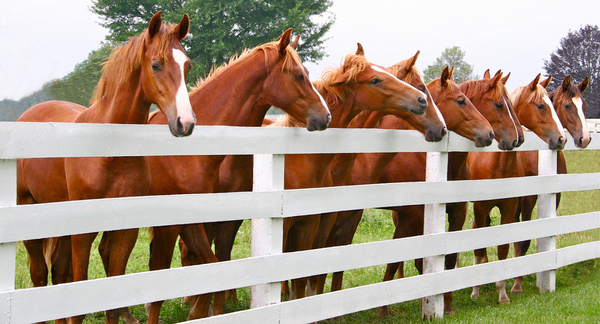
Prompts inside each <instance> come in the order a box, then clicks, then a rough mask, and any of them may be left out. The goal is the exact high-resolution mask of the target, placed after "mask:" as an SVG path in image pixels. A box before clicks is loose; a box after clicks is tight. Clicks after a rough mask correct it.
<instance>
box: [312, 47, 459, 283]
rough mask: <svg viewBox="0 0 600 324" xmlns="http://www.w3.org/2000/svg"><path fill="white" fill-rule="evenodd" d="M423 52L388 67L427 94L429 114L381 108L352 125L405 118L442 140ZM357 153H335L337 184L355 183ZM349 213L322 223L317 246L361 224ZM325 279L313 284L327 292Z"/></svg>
mask: <svg viewBox="0 0 600 324" xmlns="http://www.w3.org/2000/svg"><path fill="white" fill-rule="evenodd" d="M359 53H363V54H364V50H363V49H362V47H359V50H358V51H357V54H359ZM419 53H420V52H419V51H417V53H416V54H415V55H414V56H413V57H411V58H408V59H406V60H403V61H400V62H398V63H396V64H394V65H392V66H390V67H388V68H387V70H388V72H390V73H391V74H392V75H394V76H396V77H397V78H398V79H400V80H402V81H404V82H406V83H408V84H410V85H412V86H414V87H415V88H417V89H419V90H421V91H422V92H423V93H425V94H426V95H427V103H428V106H427V109H426V110H425V113H424V114H422V115H415V114H408V113H403V112H402V111H401V112H400V114H394V115H390V114H388V115H386V114H383V113H381V112H377V111H369V110H365V111H363V112H361V113H360V114H359V115H358V116H356V117H355V118H354V119H353V120H352V122H351V123H350V125H349V128H377V127H379V128H393V125H395V123H398V122H400V121H405V123H408V124H410V125H411V126H412V127H414V128H415V129H417V130H418V131H420V132H421V133H423V134H424V135H425V140H426V141H428V142H439V141H440V140H442V138H443V136H444V135H445V134H446V133H447V128H446V124H445V122H444V119H443V117H442V115H441V113H440V111H439V109H438V107H437V106H436V104H435V102H434V101H433V99H432V95H431V93H429V90H428V89H427V87H426V86H425V82H424V81H423V77H422V75H421V73H420V71H419V70H418V69H417V68H416V66H415V64H416V61H417V58H418V57H419ZM399 116H401V117H399ZM394 155H395V153H382V154H381V156H384V157H389V158H390V159H391V158H392V157H393V156H394ZM357 156H359V154H358V153H343V154H336V155H335V157H334V159H333V161H332V163H331V167H330V171H331V176H332V179H333V185H334V186H347V185H351V184H352V167H353V165H354V163H355V160H356V158H357ZM349 213H352V211H342V212H337V213H336V215H335V222H334V225H333V228H332V229H330V230H328V231H327V230H326V229H323V228H322V227H323V226H321V227H320V228H319V232H318V234H317V238H316V239H315V244H314V245H313V247H314V248H319V247H324V246H333V245H340V243H334V242H336V240H339V238H338V237H339V236H340V234H341V232H340V228H342V227H348V226H350V227H352V225H350V224H354V223H356V224H357V225H358V222H359V221H360V218H358V219H356V222H352V220H351V219H349V217H350V215H349ZM350 241H351V239H350ZM348 244H349V243H348ZM341 275H342V272H339V273H335V274H334V279H333V284H332V286H333V287H334V288H332V290H339V289H341ZM325 279H326V275H319V276H315V277H311V279H310V283H311V285H312V286H313V287H314V286H315V285H316V289H317V293H322V292H323V289H324V286H325ZM338 282H339V283H340V286H339V288H338V289H336V288H335V287H336V283H338Z"/></svg>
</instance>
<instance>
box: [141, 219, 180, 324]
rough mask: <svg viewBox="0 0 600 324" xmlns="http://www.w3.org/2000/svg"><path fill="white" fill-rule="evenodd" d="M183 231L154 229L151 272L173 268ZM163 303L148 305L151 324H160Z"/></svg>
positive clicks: (177, 227)
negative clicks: (175, 253) (178, 240)
mask: <svg viewBox="0 0 600 324" xmlns="http://www.w3.org/2000/svg"><path fill="white" fill-rule="evenodd" d="M181 229H182V226H161V227H154V228H153V229H152V233H153V234H152V238H151V240H150V261H149V264H148V265H149V267H150V270H151V271H153V270H161V269H168V268H169V267H170V266H171V260H172V259H173V251H174V250H175V243H176V241H177V237H178V236H179V233H180V232H181ZM163 303H164V300H161V301H156V302H153V303H152V304H150V306H148V305H146V312H147V313H148V323H149V324H158V316H159V314H160V308H161V307H162V304H163Z"/></svg>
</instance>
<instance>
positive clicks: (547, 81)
mask: <svg viewBox="0 0 600 324" xmlns="http://www.w3.org/2000/svg"><path fill="white" fill-rule="evenodd" d="M550 82H552V76H551V75H549V76H548V79H546V80H544V81H540V85H541V86H542V87H544V89H547V88H548V86H549V85H550Z"/></svg>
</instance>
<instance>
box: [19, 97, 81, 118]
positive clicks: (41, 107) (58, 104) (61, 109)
mask: <svg viewBox="0 0 600 324" xmlns="http://www.w3.org/2000/svg"><path fill="white" fill-rule="evenodd" d="M85 109H86V108H85V107H84V106H82V105H78V104H75V103H72V102H67V101H57V100H52V101H44V102H42V103H39V104H37V105H34V106H32V107H31V108H29V109H27V110H26V111H25V112H24V113H23V114H22V115H21V116H20V117H19V119H17V121H19V122H59V123H72V122H74V121H75V119H76V118H77V117H78V116H79V115H80V114H81V113H82V112H83V111H85Z"/></svg>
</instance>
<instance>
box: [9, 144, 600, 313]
mask: <svg viewBox="0 0 600 324" xmlns="http://www.w3.org/2000/svg"><path fill="white" fill-rule="evenodd" d="M565 156H566V158H567V165H568V168H569V173H590V172H600V151H566V152H565ZM598 210H600V190H594V191H587V192H575V193H564V194H563V196H562V199H561V204H560V207H559V209H558V215H571V214H578V213H584V212H591V211H598ZM534 218H535V213H534ZM472 221H473V214H472V210H470V211H469V215H468V219H467V222H466V224H465V228H471V223H472ZM497 224H499V213H498V212H497V210H494V211H493V212H492V225H497ZM393 231H394V225H393V223H392V221H391V217H390V214H389V212H388V211H382V210H368V211H367V213H366V214H365V215H364V217H363V220H362V222H361V224H360V226H359V228H358V232H357V235H356V236H355V238H354V242H353V243H363V242H372V241H379V240H387V239H390V238H391V237H392V234H393ZM597 240H600V229H596V230H591V231H585V232H580V233H572V234H568V235H561V236H559V237H558V239H557V247H558V248H561V247H565V246H570V245H575V244H579V243H583V242H590V241H597ZM98 242H99V239H97V240H96V245H95V246H94V248H93V255H92V261H91V265H90V278H100V277H104V271H103V269H102V266H101V262H100V258H99V255H98V251H97V244H98ZM17 248H18V250H17V258H18V259H17V280H16V286H17V288H26V287H31V283H30V280H29V274H28V270H27V257H26V252H25V248H24V247H23V245H22V244H21V243H19V244H17ZM489 250H490V253H489V256H490V261H494V260H497V257H496V255H495V251H496V248H495V247H493V248H491V249H489ZM535 250H536V248H535V243H532V246H531V248H530V250H529V253H535ZM248 256H250V226H249V222H245V223H244V225H243V226H242V228H241V229H240V232H239V233H238V236H237V238H236V244H235V246H234V250H233V258H234V259H239V258H245V257H248ZM509 257H514V251H513V249H512V246H511V253H510V255H509ZM472 259H473V252H472V251H467V252H463V253H461V254H460V264H461V267H465V266H469V265H471V264H472ZM180 264H181V263H180V260H179V254H178V253H176V254H175V257H174V260H173V262H172V266H173V267H178V266H180ZM147 269H148V235H147V230H146V229H142V230H140V237H139V239H138V244H137V245H136V247H135V250H134V252H133V255H132V257H131V258H130V260H129V264H128V268H127V271H128V273H133V272H141V271H147ZM405 269H406V270H405V274H406V275H407V276H414V275H416V274H417V271H416V269H415V267H414V264H413V263H412V262H406V263H405ZM384 272H385V265H382V266H378V267H372V268H365V269H357V270H352V271H347V272H346V273H345V277H344V288H349V287H355V286H361V285H366V284H371V283H377V282H380V281H381V278H382V277H383V273H384ZM556 277H557V283H556V292H554V293H544V294H540V293H538V292H537V289H536V282H535V280H536V279H535V275H529V276H526V277H525V279H524V281H523V290H524V293H523V294H519V295H511V296H509V297H510V298H511V304H510V305H498V303H497V293H496V289H495V286H494V285H493V284H489V285H485V286H483V287H482V289H481V292H480V298H479V299H478V300H472V299H471V298H470V293H471V290H470V289H463V290H460V291H457V292H455V293H454V303H453V305H454V309H455V313H454V314H452V315H449V316H446V317H445V318H444V319H443V320H436V321H435V322H444V323H494V324H496V323H545V324H546V323H600V306H598V305H600V260H598V259H596V260H590V261H586V262H581V263H578V264H574V265H571V266H568V267H564V268H561V269H559V270H558V271H557V275H556ZM329 280H330V279H328V283H329ZM511 286H512V280H509V281H508V283H507V287H511ZM326 289H327V290H328V289H329V288H326ZM509 289H510V288H509ZM238 298H239V302H238V303H233V302H231V301H229V302H228V303H227V304H226V311H227V312H233V311H237V310H242V309H247V308H249V304H250V293H249V288H242V289H238ZM131 311H132V313H133V314H134V316H136V318H138V319H139V320H140V322H142V323H144V322H145V321H146V319H147V317H146V315H145V313H144V309H143V306H142V305H137V306H133V307H131ZM187 312H188V306H187V305H185V304H183V302H182V299H176V300H170V301H167V302H166V303H165V304H164V305H163V308H162V312H161V322H162V323H164V324H167V323H177V322H182V321H185V319H186V317H187ZM390 313H391V316H390V317H388V318H385V319H381V318H379V317H378V316H377V311H376V310H367V311H363V312H359V313H355V314H349V315H346V316H344V318H343V319H342V320H329V321H326V322H328V323H340V324H342V323H422V320H421V318H420V306H419V301H418V300H415V301H410V302H405V303H401V304H396V305H392V306H391V307H390ZM104 322H105V318H104V314H103V313H96V314H90V315H88V316H87V317H86V320H85V323H104Z"/></svg>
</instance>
